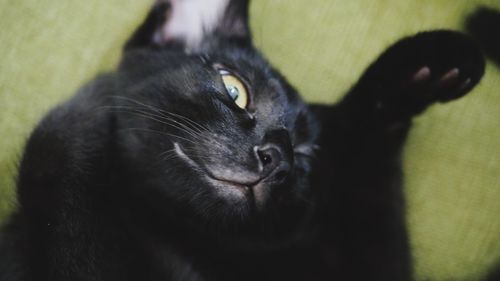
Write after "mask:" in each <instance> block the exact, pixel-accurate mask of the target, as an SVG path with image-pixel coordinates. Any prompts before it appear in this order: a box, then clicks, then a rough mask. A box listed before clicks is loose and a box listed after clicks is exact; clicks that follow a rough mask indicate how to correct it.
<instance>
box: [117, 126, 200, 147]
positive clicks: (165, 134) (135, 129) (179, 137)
mask: <svg viewBox="0 0 500 281" xmlns="http://www.w3.org/2000/svg"><path fill="white" fill-rule="evenodd" d="M120 131H143V132H149V133H156V134H160V135H164V136H169V137H174V138H178V139H182V140H185V141H187V142H190V143H193V144H197V143H196V142H194V141H193V140H190V139H187V138H184V137H181V136H178V135H175V134H170V133H165V132H161V131H157V130H151V129H146V128H125V129H120Z"/></svg>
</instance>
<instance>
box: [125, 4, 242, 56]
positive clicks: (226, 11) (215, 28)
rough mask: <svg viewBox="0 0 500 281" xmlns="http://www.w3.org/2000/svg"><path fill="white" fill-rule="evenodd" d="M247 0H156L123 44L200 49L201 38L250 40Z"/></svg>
mask: <svg viewBox="0 0 500 281" xmlns="http://www.w3.org/2000/svg"><path fill="white" fill-rule="evenodd" d="M248 6H249V0H159V1H156V2H155V4H154V5H153V7H152V9H151V10H150V12H149V14H148V16H147V17H146V19H145V21H144V22H143V23H142V24H141V25H140V26H139V27H138V28H137V30H136V31H135V32H134V34H133V35H132V37H131V38H130V39H129V41H128V42H127V44H126V45H125V50H130V49H135V48H140V47H157V48H164V47H174V46H175V47H182V48H183V49H184V50H186V51H188V52H196V51H198V50H200V48H201V47H202V46H203V44H204V43H205V42H208V41H213V40H214V39H215V40H232V41H237V42H239V43H242V44H251V34H250V28H249V24H248V9H249V7H248Z"/></svg>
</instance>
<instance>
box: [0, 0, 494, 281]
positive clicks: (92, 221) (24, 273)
mask: <svg viewBox="0 0 500 281" xmlns="http://www.w3.org/2000/svg"><path fill="white" fill-rule="evenodd" d="M215 2H216V3H215ZM215 2H214V6H213V7H219V6H220V7H222V8H223V9H222V10H219V11H218V10H214V11H213V14H210V13H209V15H206V14H203V13H200V14H201V20H200V22H204V24H208V25H209V26H208V27H209V28H206V27H207V26H205V28H202V29H201V30H202V31H203V32H205V33H206V34H204V35H203V36H201V37H200V36H199V34H198V33H197V32H194V31H193V30H187V31H186V30H182V29H181V30H178V29H176V25H173V24H172V25H169V24H168V21H166V23H165V16H166V14H167V13H166V9H168V5H165V4H164V3H161V1H160V3H159V4H157V5H156V6H155V8H154V9H153V11H152V12H151V14H150V15H149V17H148V19H147V20H146V22H145V23H144V24H143V25H142V26H141V27H140V28H139V29H138V31H137V32H136V33H135V35H134V36H133V38H132V39H131V40H130V41H129V42H128V44H127V46H126V51H125V55H124V58H123V60H122V62H121V65H120V67H119V69H118V70H117V71H116V72H115V73H113V74H110V75H107V76H102V77H99V78H97V79H96V80H95V81H93V82H92V83H91V84H89V85H88V86H86V87H85V88H84V89H82V90H81V91H80V92H79V93H78V94H77V95H76V96H75V97H74V98H73V99H71V100H70V101H68V102H67V103H65V104H63V105H61V106H59V107H58V108H56V109H54V110H53V111H52V112H51V113H50V114H49V115H48V116H47V117H46V118H45V119H44V120H43V121H42V122H41V123H40V124H39V126H38V127H37V129H36V130H35V131H34V133H33V134H32V136H31V137H30V140H29V141H28V143H27V146H26V150H25V153H24V156H23V159H22V162H21V165H20V172H19V179H18V199H19V204H20V206H19V209H18V210H17V212H16V213H15V215H14V216H13V217H12V218H11V220H10V223H9V224H8V225H7V226H6V228H5V230H4V231H3V234H2V236H0V251H1V252H2V253H7V254H2V255H1V256H0V280H1V281H27V280H53V281H63V280H65V281H66V280H72V281H77V280H106V281H107V280H123V281H126V280H144V281H148V280H151V281H153V280H173V281H177V280H193V281H194V280H197V281H198V280H199V281H205V280H206V281H209V280H210V281H211V280H217V281H224V280H228V281H229V280H241V281H245V280H287V281H294V280H296V281H299V280H300V281H302V280H304V281H305V280H401V281H403V280H411V275H412V274H411V266H410V265H411V262H410V254H409V249H408V241H407V234H406V227H405V221H404V201H403V198H402V189H401V166H400V153H401V148H402V145H403V144H404V141H405V138H406V135H407V133H408V130H409V129H410V126H411V118H412V117H413V116H415V115H417V114H419V113H421V112H422V111H423V110H425V108H426V107H427V106H429V105H431V104H432V103H434V102H437V101H448V100H452V99H455V98H458V97H460V96H462V95H465V94H466V93H467V92H469V91H470V90H471V89H472V88H473V86H474V85H475V84H477V83H478V82H479V80H480V78H481V76H482V74H483V71H484V61H483V59H482V56H481V54H480V52H479V51H478V49H477V48H476V46H475V45H474V44H473V43H472V42H471V41H470V40H469V39H468V38H467V37H465V36H463V35H461V34H459V33H454V32H449V31H436V32H430V33H422V34H419V35H416V36H415V37H411V38H407V39H404V40H402V41H400V42H399V43H397V44H395V45H394V46H392V47H391V48H390V49H389V50H387V51H386V52H385V53H384V54H383V55H382V56H381V57H380V58H379V59H378V60H377V61H376V62H375V63H374V64H372V65H371V66H370V67H369V68H368V70H367V71H366V72H365V74H364V75H363V77H362V78H361V79H360V80H359V82H358V83H357V84H356V85H355V86H354V87H353V88H352V90H351V91H350V92H349V93H348V94H347V95H346V97H345V98H344V99H343V100H342V101H341V102H340V103H339V104H337V105H335V106H319V105H306V104H304V103H303V102H302V100H301V99H300V97H299V96H298V95H297V93H296V92H295V90H294V89H293V88H292V87H291V86H290V85H289V84H288V83H287V82H286V81H285V80H284V78H283V77H282V76H281V75H280V74H279V73H278V72H277V71H276V70H274V69H272V68H271V67H270V66H269V65H268V63H267V62H266V61H265V59H263V58H262V56H261V55H260V54H259V53H258V52H257V51H256V50H255V49H254V48H253V46H252V44H251V38H250V34H249V31H248V25H247V23H246V22H247V3H246V1H237V0H235V1H230V2H226V1H215ZM178 3H179V2H178V1H172V5H174V8H175V5H179V4H178ZM178 7H179V6H178ZM179 9H180V10H181V11H182V8H179ZM221 11H222V12H221ZM170 16H171V18H172V19H178V17H177V14H176V12H175V10H174V12H173V13H172V12H171V13H170ZM214 18H215V19H216V21H213V19H214ZM194 22H197V21H196V20H195V21H194ZM195 30H198V29H195ZM228 73H230V74H228ZM227 76H230V78H231V79H230V80H224V79H225V78H227ZM234 79H236V81H239V82H234ZM227 81H231V83H236V84H231V85H232V86H231V87H232V88H231V87H228V85H227V84H226V82H227ZM238 83H239V84H238ZM241 85H245V88H246V91H248V97H247V99H246V100H243V101H242V100H241V97H242V96H241V95H242V94H243V93H242V92H241V91H243V89H242V88H238V89H239V92H238V93H239V95H237V96H236V97H234V98H233V96H231V95H229V96H230V97H231V98H233V99H234V101H233V100H231V98H228V95H227V94H228V92H230V90H231V89H232V90H234V87H240V86H241ZM226 91H228V92H226Z"/></svg>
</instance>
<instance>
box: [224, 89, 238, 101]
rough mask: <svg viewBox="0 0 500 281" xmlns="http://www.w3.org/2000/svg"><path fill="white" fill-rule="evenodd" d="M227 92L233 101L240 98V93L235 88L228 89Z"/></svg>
mask: <svg viewBox="0 0 500 281" xmlns="http://www.w3.org/2000/svg"><path fill="white" fill-rule="evenodd" d="M227 92H228V94H229V96H230V97H231V98H232V99H233V101H235V100H236V99H237V98H238V97H239V96H240V91H239V90H238V88H237V87H235V86H229V87H227Z"/></svg>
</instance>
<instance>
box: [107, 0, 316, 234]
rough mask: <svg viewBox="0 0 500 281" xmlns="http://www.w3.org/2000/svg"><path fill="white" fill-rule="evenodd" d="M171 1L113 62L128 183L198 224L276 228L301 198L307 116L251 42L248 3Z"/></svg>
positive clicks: (294, 219)
mask: <svg viewBox="0 0 500 281" xmlns="http://www.w3.org/2000/svg"><path fill="white" fill-rule="evenodd" d="M171 2H172V3H171V5H169V4H165V3H163V2H159V3H158V4H157V5H156V8H155V9H153V11H152V12H151V13H150V15H149V17H148V19H147V20H146V22H145V23H144V24H143V25H142V26H141V27H140V28H139V29H138V31H137V32H136V34H135V35H134V37H133V38H132V39H131V40H130V41H129V42H128V44H127V46H126V49H125V54H124V58H123V61H122V63H121V66H120V70H119V72H118V75H119V77H120V79H119V81H120V82H119V84H118V86H117V87H118V89H119V90H120V91H121V93H120V94H119V96H117V97H116V105H117V106H116V107H115V108H116V109H117V110H116V113H117V115H116V116H117V120H118V129H117V132H118V138H117V139H118V140H119V143H120V154H121V155H122V157H123V159H122V160H123V161H122V164H123V166H125V167H126V169H127V171H128V172H129V174H130V175H131V176H130V182H134V181H135V182H134V184H132V185H133V186H134V192H136V194H138V198H140V197H142V198H143V199H146V201H147V202H148V204H151V206H152V207H153V208H154V209H156V210H157V211H159V212H160V213H161V212H163V213H165V215H166V216H174V217H176V218H178V219H179V220H180V221H184V222H185V223H186V224H189V225H190V226H193V227H195V228H196V229H198V230H201V231H204V230H210V232H211V231H216V232H218V233H232V234H234V235H236V236H246V237H255V236H262V235H263V236H274V235H277V236H281V235H280V234H284V233H286V232H289V231H291V230H292V229H293V228H294V227H296V225H297V224H298V223H299V222H300V218H301V216H302V215H303V214H304V210H305V209H307V207H308V206H307V205H308V202H307V196H308V191H309V190H308V189H309V187H308V180H307V178H308V177H307V176H308V174H309V170H310V164H311V163H310V161H311V158H312V156H313V150H314V146H315V145H314V142H315V139H316V136H317V131H318V129H317V128H316V126H315V122H314V120H313V117H312V116H311V114H310V113H309V111H308V108H307V106H306V105H305V104H304V102H303V101H302V100H301V98H300V97H299V96H298V94H297V92H296V91H295V90H294V89H293V88H292V87H291V86H290V84H288V83H287V81H286V80H285V79H284V78H283V77H282V76H281V75H280V74H279V73H278V72H277V71H276V70H275V69H273V68H272V67H271V66H270V65H269V63H268V62H267V61H266V60H265V59H264V58H263V57H262V55H261V54H260V53H259V52H258V51H257V50H256V49H255V48H254V47H253V44H252V41H251V37H250V32H249V28H248V22H247V9H248V3H247V1H239V0H234V1H227V0H200V1H193V0H191V1H181V0H178V1H173V0H172V1H171ZM170 218H171V217H170ZM277 233H278V234H277Z"/></svg>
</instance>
